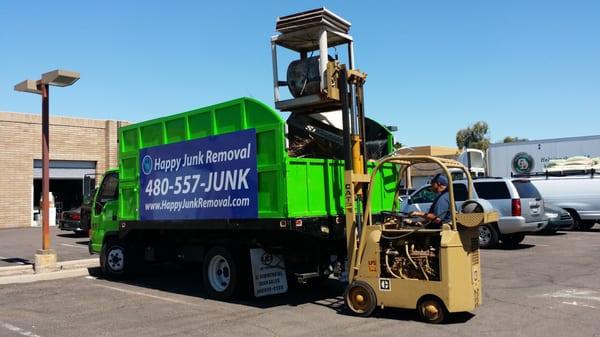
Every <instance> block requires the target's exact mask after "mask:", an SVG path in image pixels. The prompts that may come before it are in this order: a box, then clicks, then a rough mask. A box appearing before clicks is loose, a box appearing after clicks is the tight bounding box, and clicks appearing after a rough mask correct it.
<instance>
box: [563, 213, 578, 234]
mask: <svg viewBox="0 0 600 337" xmlns="http://www.w3.org/2000/svg"><path fill="white" fill-rule="evenodd" d="M565 211H567V212H569V214H571V218H573V224H572V225H571V227H569V228H566V230H570V231H576V230H578V229H579V226H580V225H581V219H580V218H579V214H577V212H576V211H575V210H573V209H569V208H565Z"/></svg>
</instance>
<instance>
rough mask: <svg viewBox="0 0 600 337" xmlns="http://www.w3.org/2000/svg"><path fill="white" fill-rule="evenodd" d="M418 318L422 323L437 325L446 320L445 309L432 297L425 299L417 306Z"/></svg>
mask: <svg viewBox="0 0 600 337" xmlns="http://www.w3.org/2000/svg"><path fill="white" fill-rule="evenodd" d="M417 311H418V313H419V317H420V318H421V320H422V321H423V322H426V323H432V324H438V323H442V322H443V321H444V320H445V319H446V307H445V306H444V303H442V301H440V300H439V299H437V298H434V297H426V298H423V299H421V300H420V301H419V303H418V304H417Z"/></svg>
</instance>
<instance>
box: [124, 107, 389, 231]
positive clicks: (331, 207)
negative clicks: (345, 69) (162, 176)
mask: <svg viewBox="0 0 600 337" xmlns="http://www.w3.org/2000/svg"><path fill="white" fill-rule="evenodd" d="M246 129H255V130H256V162H257V176H258V193H257V197H258V199H257V200H258V218H262V219H266V218H270V219H275V218H302V217H323V216H335V215H342V214H343V213H344V209H343V205H344V203H343V195H342V188H343V183H344V163H343V161H341V160H333V159H315V158H292V157H289V156H288V153H287V151H286V137H285V121H284V120H283V119H282V118H281V117H280V116H279V114H278V113H277V112H276V111H275V110H273V109H272V108H271V107H269V106H267V105H266V104H263V103H262V102H259V101H257V100H255V99H251V98H239V99H235V100H232V101H228V102H225V103H221V104H217V105H213V106H209V107H205V108H200V109H196V110H192V111H188V112H184V113H180V114H176V115H171V116H168V117H163V118H158V119H154V120H150V121H146V122H141V123H137V124H132V125H128V126H125V127H122V128H121V129H120V130H119V137H120V141H119V175H120V184H119V193H120V197H119V200H120V205H119V217H120V219H121V220H140V212H139V205H140V191H142V190H143V186H140V165H141V164H140V150H141V149H145V148H150V147H156V146H159V145H164V144H173V143H178V142H182V141H186V140H194V139H199V138H204V137H208V136H215V135H223V134H227V133H231V132H235V131H240V130H246ZM382 173H383V174H380V175H379V179H378V180H377V182H376V184H375V190H374V196H373V211H374V212H377V211H379V210H383V209H390V208H391V205H392V202H393V197H394V189H395V187H396V182H395V179H396V176H395V170H394V168H393V167H392V166H390V167H386V168H385V169H384V170H383V172H382Z"/></svg>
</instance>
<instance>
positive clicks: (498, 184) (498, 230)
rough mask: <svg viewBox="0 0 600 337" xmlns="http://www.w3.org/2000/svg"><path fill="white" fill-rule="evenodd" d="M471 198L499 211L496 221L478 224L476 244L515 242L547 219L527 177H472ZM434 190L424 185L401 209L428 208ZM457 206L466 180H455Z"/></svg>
mask: <svg viewBox="0 0 600 337" xmlns="http://www.w3.org/2000/svg"><path fill="white" fill-rule="evenodd" d="M473 185H474V190H473V196H472V198H473V199H479V198H481V199H485V200H487V201H489V202H490V204H491V205H492V206H493V207H494V209H496V210H497V211H498V212H499V213H500V219H499V220H498V223H492V224H486V225H483V226H480V227H479V246H480V247H482V248H491V247H494V246H496V245H497V244H498V242H499V241H501V242H502V244H503V245H505V246H515V245H518V244H519V243H520V242H521V241H523V239H524V238H525V234H527V233H531V232H537V231H539V230H541V229H543V228H544V227H545V226H546V224H547V223H548V219H547V218H546V217H545V216H544V201H543V199H542V197H541V195H540V193H539V192H538V190H537V189H536V188H535V186H534V185H533V184H532V183H531V182H530V181H529V180H528V179H510V178H475V179H474V180H473ZM435 197H436V194H435V193H434V192H433V191H432V190H431V186H429V185H425V186H423V187H421V188H419V189H417V190H416V191H415V192H413V193H412V194H411V195H410V197H409V198H405V199H404V201H403V203H402V212H406V213H408V212H412V211H422V212H427V211H429V208H430V207H431V203H432V202H433V200H434V199H435ZM454 198H455V202H456V207H457V209H460V205H461V204H462V202H463V201H465V200H466V199H467V181H466V180H459V181H455V182H454Z"/></svg>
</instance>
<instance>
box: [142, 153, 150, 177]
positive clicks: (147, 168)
mask: <svg viewBox="0 0 600 337" xmlns="http://www.w3.org/2000/svg"><path fill="white" fill-rule="evenodd" d="M142 172H144V174H145V175H149V174H150V173H152V157H150V156H149V155H145V156H144V159H142Z"/></svg>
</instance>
